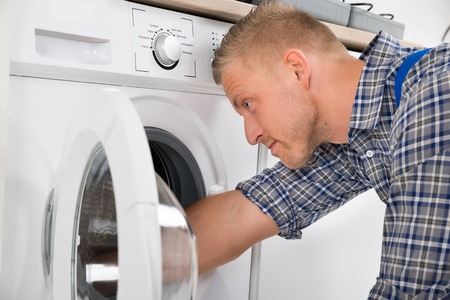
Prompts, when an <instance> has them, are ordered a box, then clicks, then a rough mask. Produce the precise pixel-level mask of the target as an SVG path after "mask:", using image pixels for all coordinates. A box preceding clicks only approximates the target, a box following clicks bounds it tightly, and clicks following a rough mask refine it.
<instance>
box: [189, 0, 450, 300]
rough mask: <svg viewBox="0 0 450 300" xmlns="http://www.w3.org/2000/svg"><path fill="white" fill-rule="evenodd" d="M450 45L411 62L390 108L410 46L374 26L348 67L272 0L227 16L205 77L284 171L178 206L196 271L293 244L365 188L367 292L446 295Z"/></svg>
mask: <svg viewBox="0 0 450 300" xmlns="http://www.w3.org/2000/svg"><path fill="white" fill-rule="evenodd" d="M449 49H450V48H449V46H448V45H441V46H438V47H436V48H433V49H431V50H430V51H429V52H428V53H426V54H425V56H423V58H422V59H420V61H418V62H417V63H416V64H415V65H413V66H412V68H411V70H410V72H408V73H407V76H406V78H405V80H404V82H403V89H402V90H401V92H402V93H401V102H400V105H399V106H398V107H397V104H396V101H395V97H394V90H395V88H394V82H395V78H396V75H397V72H398V69H399V68H400V66H401V65H402V62H403V61H404V60H405V58H406V57H407V56H408V55H409V54H410V53H411V52H414V51H416V50H417V49H410V48H408V49H407V48H401V47H400V44H399V43H398V42H397V41H396V40H394V39H393V38H392V37H391V36H389V35H388V34H386V33H383V32H381V33H380V34H379V35H377V36H376V37H375V38H374V40H373V41H372V42H371V43H370V44H369V46H368V47H367V48H366V49H365V51H364V52H363V53H362V55H361V57H360V59H359V60H358V59H356V58H353V57H352V56H350V55H349V54H348V52H347V50H346V49H345V47H344V46H343V45H342V44H341V43H340V42H339V41H338V40H337V38H336V37H335V36H334V35H333V33H332V32H331V31H330V30H329V29H328V28H327V27H326V26H324V25H323V24H321V23H320V22H318V21H317V20H315V19H314V18H311V17H310V16H308V15H306V14H304V13H302V12H300V11H298V10H295V9H294V8H292V7H290V6H287V5H285V4H281V3H279V2H264V3H262V4H260V5H259V6H258V7H257V8H256V9H254V10H253V11H252V12H250V14H249V15H248V16H246V17H244V18H243V19H241V20H240V21H239V22H237V24H236V25H235V26H233V27H232V28H231V29H230V31H229V32H228V33H227V35H226V36H225V37H224V39H223V42H222V44H221V46H220V48H219V49H217V51H216V57H215V59H214V61H213V71H214V78H215V80H216V82H217V83H218V84H221V85H222V86H223V89H224V91H225V93H226V95H227V97H228V98H229V99H230V101H231V104H232V105H233V107H234V109H235V110H236V111H237V112H238V113H239V114H240V115H241V116H242V117H243V118H244V124H245V133H246V137H247V139H248V141H249V143H250V144H258V143H263V144H264V145H266V146H267V147H268V148H269V149H270V151H271V152H272V155H274V156H277V157H278V158H280V160H281V161H282V164H281V163H279V164H277V165H276V166H275V167H274V168H272V169H267V170H265V171H263V172H262V173H261V174H259V175H257V176H255V177H253V178H251V179H250V180H248V181H244V182H241V183H240V184H239V185H238V186H237V189H236V190H235V191H230V192H227V193H224V194H222V195H218V196H214V197H211V198H207V199H204V200H202V201H199V202H197V203H196V204H194V205H193V206H192V207H189V208H188V210H187V213H188V218H189V219H190V221H191V223H192V226H193V228H194V231H195V232H196V235H197V238H198V246H199V256H200V271H201V272H205V271H207V270H209V269H212V268H214V267H216V266H218V265H220V264H223V263H226V262H228V261H230V260H232V259H234V258H236V257H237V256H239V255H240V254H241V253H243V252H244V251H245V250H247V249H248V248H249V247H250V246H252V245H253V244H254V243H256V242H258V241H261V240H263V239H265V238H267V237H270V236H272V235H275V234H279V235H280V236H282V237H284V238H288V239H289V238H300V237H301V230H302V229H303V228H305V227H306V226H308V225H310V224H311V223H313V222H315V221H316V220H318V219H319V218H321V217H322V216H324V215H326V214H328V213H329V212H331V211H333V210H335V209H336V208H338V207H340V206H341V205H343V204H344V203H345V202H346V201H348V200H350V199H352V198H353V197H355V196H356V195H358V194H359V193H362V192H363V191H366V190H368V189H370V188H374V189H375V191H376V192H377V194H378V196H379V197H380V199H381V201H383V202H384V203H385V204H386V215H385V222H384V237H383V248H382V257H381V266H380V275H379V278H378V279H377V282H376V284H375V286H374V287H373V289H372V290H371V291H370V295H369V298H370V299H413V297H417V298H414V299H450V215H449V211H450V200H449V199H450V71H449V66H450V62H449V61H450V55H449ZM249 200H250V201H249ZM299 255H301V254H299ZM368 293H369V291H368ZM447 297H448V298H447Z"/></svg>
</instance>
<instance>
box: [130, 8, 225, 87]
mask: <svg viewBox="0 0 450 300" xmlns="http://www.w3.org/2000/svg"><path fill="white" fill-rule="evenodd" d="M130 19H131V34H132V52H133V60H134V66H133V69H134V70H133V75H135V76H136V77H138V78H140V79H141V80H145V78H149V77H154V78H167V79H170V80H178V81H180V80H181V81H187V82H189V83H190V84H200V85H214V86H216V84H215V83H214V81H213V78H212V69H211V61H212V59H213V58H214V50H215V49H216V48H217V47H218V45H219V44H220V42H221V40H222V38H223V36H224V35H225V33H226V32H227V30H228V29H229V28H230V26H231V25H232V24H230V23H226V22H222V21H216V20H211V19H206V18H202V17H197V16H193V15H188V14H183V13H179V12H175V11H169V10H164V9H160V8H155V7H150V6H145V5H141V4H136V3H130ZM139 85H142V83H140V84H139Z"/></svg>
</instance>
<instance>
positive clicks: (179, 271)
mask: <svg viewBox="0 0 450 300" xmlns="http://www.w3.org/2000/svg"><path fill="white" fill-rule="evenodd" d="M55 182H56V184H55V186H54V189H53V190H52V191H51V193H50V195H51V196H50V197H49V205H48V210H47V217H46V223H45V232H46V234H45V235H44V236H45V241H44V245H45V248H46V249H44V253H45V257H46V260H47V262H46V263H45V265H46V266H47V268H48V276H47V282H48V285H49V286H50V289H51V290H52V297H53V299H122V300H123V299H192V298H193V297H194V296H193V294H194V293H195V287H196V279H197V260H196V255H197V253H196V248H195V237H194V235H193V234H192V232H191V230H190V227H189V224H188V223H187V221H186V218H185V215H184V212H183V209H182V208H181V207H180V205H179V204H178V201H177V200H176V199H175V197H174V196H173V194H172V193H171V191H170V189H169V188H168V187H167V186H166V185H165V183H164V182H163V181H162V180H161V179H160V178H159V177H158V176H157V175H156V174H155V172H154V169H153V163H152V159H151V155H150V150H149V146H148V142H147V139H146V135H145V133H144V129H143V127H142V124H141V123H140V121H139V117H138V115H137V114H136V111H135V109H134V107H133V105H132V104H131V101H130V100H129V99H128V98H127V97H126V95H125V94H123V93H122V92H120V91H119V90H118V89H114V88H111V89H96V90H95V91H91V92H90V93H88V94H86V95H85V96H84V97H83V100H82V101H80V103H79V105H78V107H77V109H76V110H75V112H74V114H73V116H72V119H71V121H70V126H69V129H68V132H67V136H66V140H65V146H64V150H63V154H62V160H61V165H60V168H59V170H58V173H57V177H56V180H55Z"/></svg>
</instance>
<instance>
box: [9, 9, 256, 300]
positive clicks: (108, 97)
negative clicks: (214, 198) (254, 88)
mask: <svg viewBox="0 0 450 300" xmlns="http://www.w3.org/2000/svg"><path fill="white" fill-rule="evenodd" d="M11 5H12V8H11V11H12V15H11V34H10V38H11V40H10V44H11V49H10V76H9V90H10V99H9V107H8V134H7V140H6V156H7V161H6V191H5V199H4V210H3V212H4V214H3V216H2V222H3V229H4V231H3V239H2V243H1V245H2V251H1V255H2V257H1V262H2V267H1V273H0V298H1V299H58V300H59V299H214V300H217V299H219V300H220V299H223V300H225V299H246V298H247V297H248V293H249V281H250V279H249V277H250V260H251V257H250V256H251V255H250V253H249V252H246V253H244V254H243V255H242V256H240V257H239V258H238V259H236V260H235V261H233V262H231V263H229V264H227V265H224V266H223V267H220V268H218V269H216V270H214V271H211V272H209V273H207V274H204V275H202V276H198V274H197V252H196V243H195V233H194V232H192V230H191V227H190V225H189V222H188V220H187V219H186V216H185V214H184V210H183V208H184V207H186V206H187V205H189V204H191V203H193V202H195V201H197V200H198V199H200V198H203V197H205V196H208V195H214V194H217V193H221V192H224V191H226V190H230V189H233V188H234V187H235V185H236V184H237V183H238V182H239V181H240V180H243V179H246V178H248V177H251V176H252V175H254V174H255V173H256V168H257V149H256V148H255V147H252V146H250V145H248V144H247V142H246V139H245V135H244V132H243V130H242V128H243V123H242V122H243V121H242V119H241V118H240V117H239V116H238V115H237V114H235V112H234V111H233V110H232V109H231V108H230V104H229V102H228V100H227V99H226V97H225V95H224V94H223V92H222V90H221V88H220V87H218V86H216V84H215V83H214V82H213V79H212V74H211V66H210V64H211V60H212V57H213V53H214V49H215V48H216V47H217V46H218V44H219V43H220V40H221V39H222V37H223V35H224V33H225V32H226V31H227V30H228V28H229V27H230V26H231V24H228V23H226V22H220V21H215V20H210V19H206V18H202V17H198V16H194V15H190V14H185V13H180V12H174V11H170V10H164V9H160V8H156V7H152V6H149V5H145V4H140V3H135V2H130V1H124V0H39V1H37V0H24V1H12V3H11Z"/></svg>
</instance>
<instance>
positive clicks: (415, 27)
mask: <svg viewBox="0 0 450 300" xmlns="http://www.w3.org/2000/svg"><path fill="white" fill-rule="evenodd" d="M346 2H348V3H351V2H358V1H356V0H352V1H350V0H348V1H346ZM368 2H370V3H372V4H373V5H374V6H373V8H372V10H371V11H372V12H374V13H378V14H380V13H392V14H394V20H396V21H398V22H400V23H403V24H405V35H404V37H403V39H404V40H406V41H411V42H417V43H420V44H422V45H424V46H428V47H431V46H434V45H436V44H439V43H441V40H442V37H443V35H444V33H445V30H446V29H447V27H448V26H449V25H450V18H449V12H450V1H448V0H431V1H423V0H396V1H392V0H371V1H368Z"/></svg>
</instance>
